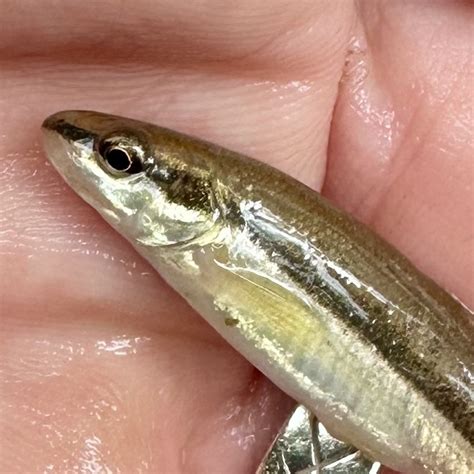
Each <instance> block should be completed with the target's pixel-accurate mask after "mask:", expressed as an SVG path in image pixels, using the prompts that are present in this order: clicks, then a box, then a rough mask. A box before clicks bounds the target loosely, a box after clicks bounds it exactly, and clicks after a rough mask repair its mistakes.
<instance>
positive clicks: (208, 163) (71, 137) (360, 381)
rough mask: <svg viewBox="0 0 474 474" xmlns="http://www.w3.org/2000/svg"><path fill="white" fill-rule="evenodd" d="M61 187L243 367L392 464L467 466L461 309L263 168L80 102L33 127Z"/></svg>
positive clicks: (326, 207)
mask: <svg viewBox="0 0 474 474" xmlns="http://www.w3.org/2000/svg"><path fill="white" fill-rule="evenodd" d="M43 131H44V140H45V147H46V151H47V155H48V157H49V159H50V160H51V162H52V163H53V165H54V166H55V168H56V169H57V170H58V171H59V172H60V173H61V175H62V176H63V177H64V179H65V180H66V181H67V182H68V183H69V184H70V185H71V186H72V188H73V189H74V190H75V191H76V192H77V193H78V194H79V195H80V196H82V197H83V198H84V200H85V201H87V202H88V203H89V204H90V205H92V206H93V207H94V208H95V209H96V210H97V211H98V212H99V213H100V214H101V215H102V216H103V217H104V219H105V220H106V221H107V222H109V223H110V224H111V225H112V226H113V227H114V228H115V229H116V230H117V231H118V232H120V233H121V234H122V235H123V236H124V237H125V238H127V239H128V240H129V241H130V242H131V243H132V244H133V245H134V246H135V248H136V249H137V250H138V252H139V253H140V254H142V255H143V256H144V257H145V258H146V259H147V260H148V261H149V262H150V263H151V264H152V265H153V267H154V268H155V269H156V270H157V271H158V272H160V274H161V275H162V276H163V277H164V278H165V279H166V280H167V281H168V282H169V284H170V285H172V286H173V287H174V288H175V289H176V290H177V291H178V292H179V293H180V294H181V295H182V296H183V297H184V298H186V300H187V301H188V302H189V303H190V304H191V305H192V306H193V307H194V308H195V309H196V310H197V311H198V312H199V313H200V314H201V315H202V316H203V317H204V318H205V319H206V320H207V321H208V322H209V323H210V324H211V325H212V326H214V328H216V329H217V331H218V332H219V333H220V334H221V335H222V336H223V337H224V338H226V339H227V340H228V341H229V342H230V343H231V344H232V345H233V346H234V347H235V348H236V349H237V350H238V351H239V352H241V353H242V354H243V355H244V356H245V357H246V358H247V359H248V360H249V361H250V362H252V363H253V364H254V365H255V366H256V367H257V368H258V369H260V370H261V371H262V372H263V373H264V374H266V375H267V376H268V377H269V378H270V379H271V380H272V381H273V382H274V383H276V384H277V385H278V386H279V387H280V388H281V389H283V390H284V391H285V392H286V393H288V394H289V395H290V396H292V397H293V398H294V399H295V400H297V401H298V402H300V403H302V404H304V405H305V406H306V407H308V408H309V409H310V410H311V411H312V412H313V413H315V414H316V415H317V417H318V418H319V420H320V421H321V422H322V423H323V424H324V425H325V426H326V427H327V429H328V430H329V432H330V433H331V434H332V435H333V436H336V437H337V438H339V439H341V440H343V441H345V442H347V443H350V444H352V445H354V446H356V447H357V448H358V449H360V450H361V451H362V452H363V453H365V455H367V456H369V457H370V458H372V459H376V460H378V461H380V462H382V463H383V464H385V465H387V466H390V467H392V468H393V469H396V470H399V471H402V472H406V473H410V474H413V473H418V472H436V473H456V474H462V473H473V472H474V448H473V441H474V401H473V400H474V396H473V393H474V383H473V380H474V377H473V372H474V349H473V347H474V344H473V341H474V335H473V333H474V326H473V320H472V313H471V312H470V311H469V310H468V309H467V308H466V307H465V306H463V305H462V304H461V303H460V302H458V301H457V300H456V299H455V298H453V297H452V296H451V295H450V294H448V293H447V292H445V291H444V290H443V289H441V288H440V287H438V286H437V285H436V284H435V283H434V282H433V281H431V280H430V279H429V278H427V277H426V276H424V275H423V274H421V273H420V272H419V271H417V270H416V268H415V267H414V266H413V265H412V264H411V263H410V262H409V261H407V260H406V259H405V258H404V257H403V256H401V255H400V254H399V253H398V252H397V251H396V250H395V249H393V248H392V247H391V246H390V245H388V244H387V243H386V242H384V241H383V240H382V239H380V238H379V237H377V236H376V235H374V234H373V233H372V232H371V231H370V230H368V229H367V228H366V227H365V226H363V225H362V224H360V223H358V222H356V221H355V220H354V219H352V218H351V217H350V216H348V215H346V214H345V213H343V212H341V211H339V210H337V209H335V208H334V207H333V206H332V205H331V204H329V203H328V202H327V201H326V200H325V199H324V198H322V197H321V196H320V195H319V194H318V193H316V192H314V191H313V190H311V189H309V188H307V187H306V186H304V185H303V184H301V183H299V182H297V181H295V180H294V179H292V178H290V177H289V176H287V175H285V174H283V173H281V172H279V171H277V170H275V169H274V168H272V167H270V166H268V165H265V164H263V163H261V162H258V161H255V160H253V159H250V158H248V157H245V156H242V155H239V154H237V153H234V152H232V151H229V150H225V149H223V148H221V147H219V146H216V145H213V144H210V143H207V142H204V141H201V140H198V139H196V138H192V137H189V136H186V135H183V134H180V133H177V132H174V131H171V130H168V129H165V128H160V127H157V126H154V125H150V124H146V123H143V122H139V121H135V120H131V119H126V118H121V117H116V116H111V115H106V114H101V113H97V112H88V111H66V112H59V113H57V114H55V115H53V116H51V117H49V118H48V119H46V121H45V122H44V124H43Z"/></svg>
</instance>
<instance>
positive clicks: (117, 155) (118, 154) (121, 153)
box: [104, 147, 132, 171]
mask: <svg viewBox="0 0 474 474" xmlns="http://www.w3.org/2000/svg"><path fill="white" fill-rule="evenodd" d="M104 158H105V161H107V164H108V165H109V166H110V167H111V168H113V169H114V170H117V171H128V170H129V169H130V168H131V167H132V159H131V157H130V155H129V154H128V153H127V152H126V151H125V150H123V149H122V148H118V147H113V148H109V149H108V150H107V151H106V152H105V156H104Z"/></svg>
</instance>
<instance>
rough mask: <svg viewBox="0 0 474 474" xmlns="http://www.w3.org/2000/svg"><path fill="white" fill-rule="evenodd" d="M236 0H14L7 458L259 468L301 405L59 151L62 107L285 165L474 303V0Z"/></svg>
mask: <svg viewBox="0 0 474 474" xmlns="http://www.w3.org/2000/svg"><path fill="white" fill-rule="evenodd" d="M223 5H224V3H223V2H216V1H215V0H206V1H203V2H185V1H178V2H176V1H173V2H172V1H171V0H159V1H153V2H152V1H147V0H139V1H138V2H135V3H134V8H133V9H129V8H128V7H127V5H126V4H125V3H124V2H120V1H118V0H107V1H105V2H93V1H91V0H85V1H84V2H80V3H78V2H72V1H65V2H61V3H58V2H53V1H52V0H45V1H43V2H34V1H33V0H24V1H22V2H16V1H13V0H3V1H2V2H1V9H2V23H1V28H0V124H1V128H0V197H1V199H0V281H1V283H2V284H1V285H0V315H1V317H0V337H1V341H0V377H1V380H0V381H1V385H0V440H1V441H0V472H9V473H10V472H11V473H16V472H28V473H30V472H31V473H36V472H65V471H66V470H69V472H113V473H115V472H127V473H129V472H167V473H168V472H169V473H185V472H186V473H193V472H196V473H199V472H210V473H221V472H226V473H239V474H240V473H251V472H252V471H254V470H255V467H256V465H257V464H258V462H259V460H260V459H261V457H262V455H263V453H264V451H265V449H266V447H267V446H268V444H269V443H270V440H271V438H272V436H273V435H274V434H275V433H276V431H277V430H278V427H279V426H280V425H281V423H282V421H283V420H284V418H285V417H286V414H287V413H288V411H289V409H290V407H291V405H292V402H291V401H290V400H288V399H287V398H286V397H285V396H284V395H283V394H282V393H281V392H279V391H278V390H277V389H276V388H275V387H274V386H273V385H272V384H271V383H270V382H269V381H268V380H266V379H265V378H264V377H262V376H261V375H260V374H259V373H258V372H257V371H256V370H255V369H253V368H252V367H251V366H249V364H248V363H247V362H245V360H243V359H242V358H241V357H240V356H239V355H238V354H237V353H236V352H235V351H233V350H232V349H230V348H229V347H228V346H227V345H226V344H225V343H224V342H223V341H222V340H221V339H220V337H219V336H218V335H217V334H216V333H215V332H214V331H213V330H211V329H210V328H209V327H208V326H207V325H206V324H205V323H204V322H203V321H202V320H201V318H200V317H199V316H198V315H197V314H195V313H193V312H192V311H191V310H190V309H189V307H188V306H187V305H186V304H185V303H184V302H183V301H182V300H181V299H180V298H179V297H178V296H177V295H176V294H175V293H174V292H173V291H171V290H170V289H169V288H168V287H167V286H166V285H165V284H164V283H163V282H162V280H161V279H160V278H159V276H157V275H156V274H154V273H153V271H152V270H151V269H150V267H149V266H148V265H147V264H145V263H144V262H143V261H142V260H141V259H140V258H139V257H138V256H137V255H136V254H135V252H134V251H133V250H132V249H131V248H130V246H129V245H128V244H127V243H126V242H124V241H123V239H122V238H121V237H120V236H118V235H116V234H115V233H114V232H113V231H112V230H111V229H110V228H109V227H108V226H107V225H106V224H105V223H104V222H103V221H102V220H101V219H100V218H99V217H98V216H97V215H96V213H95V212H94V211H93V210H92V209H91V208H89V207H88V206H87V205H85V204H84V203H83V202H82V201H81V200H80V198H78V197H77V196H75V195H74V193H73V192H72V191H71V190H70V189H69V188H68V187H67V186H66V185H65V184H64V183H63V182H62V180H61V178H60V177H59V176H58V175H57V173H55V172H54V171H53V169H52V168H51V166H49V165H48V164H47V163H46V160H45V157H44V154H43V152H42V149H41V143H40V131H39V125H40V123H41V121H42V120H43V118H44V117H46V116H47V115H48V114H50V113H53V112H55V111H57V110H61V109H74V108H87V109H95V110H100V111H104V112H109V113H116V114H121V115H125V116H131V117H133V118H138V119H142V120H148V121H150V122H153V123H157V124H161V125H164V126H167V127H170V128H176V129H178V130H180V131H183V132H187V133H191V134H195V135H197V136H200V137H202V138H205V139H208V140H211V141H214V142H217V143H219V144H222V145H224V146H226V147H229V148H232V149H235V150H237V151H240V152H243V153H246V154H249V155H251V156H254V157H257V158H259V159H262V160H265V161H267V162H269V163H272V164H273V165H275V166H277V167H278V168H280V169H282V170H284V171H286V172H288V173H289V174H291V175H293V176H295V177H297V178H298V179H300V180H301V181H303V182H305V183H306V184H308V185H310V186H312V187H314V188H315V189H322V191H323V193H324V194H325V195H326V196H328V197H329V198H330V199H331V200H333V201H334V202H336V203H337V204H338V205H340V206H341V207H343V208H345V209H347V210H349V211H350V212H352V213H354V214H355V215H356V216H358V217H359V218H361V219H362V220H364V221H365V222H367V223H369V224H370V225H371V226H372V227H373V228H374V229H376V230H377V231H378V232H379V233H380V234H381V235H382V236H384V237H385V238H386V239H387V240H389V241H390V242H392V243H393V244H394V245H395V246H397V247H398V248H399V249H400V250H401V251H402V252H403V253H405V254H406V255H407V256H408V257H410V258H411V259H412V260H413V261H414V262H415V264H417V266H418V267H419V268H420V269H421V270H423V271H424V272H426V273H427V274H429V275H430V276H431V277H433V278H434V279H435V280H436V281H437V282H438V283H440V284H441V285H443V286H444V287H446V288H447V289H448V290H449V291H451V292H453V293H455V294H456V295H457V296H458V297H459V298H460V299H461V300H462V301H463V302H464V303H465V304H467V305H468V306H470V307H471V308H472V307H474V294H473V292H472V288H473V284H474V261H473V251H474V248H473V236H474V228H473V222H472V215H473V214H474V195H473V190H472V180H473V177H474V168H473V166H474V165H473V161H472V156H473V139H472V130H471V128H472V91H471V84H472V79H473V66H472V59H471V56H472V41H470V34H471V25H472V16H473V10H472V8H473V7H472V5H471V4H470V3H469V2H461V1H459V2H456V1H450V0H446V1H422V0H417V1H412V2H410V1H406V2H405V1H399V2H389V1H380V2H373V1H369V0H366V1H361V2H358V3H353V2H351V1H349V0H341V1H339V2H334V1H332V0H331V1H321V0H317V1H314V0H312V1H301V2H291V1H284V0H277V1H276V2H275V1H272V2H270V1H269V0H268V1H263V0H260V1H257V2H256V1H250V0H245V1H243V2H235V3H234V2H228V3H227V2H226V3H225V5H226V6H225V8H224V7H223ZM270 5H271V8H270ZM329 5H330V6H329ZM26 452H27V453H29V455H28V456H26V455H25V453H26Z"/></svg>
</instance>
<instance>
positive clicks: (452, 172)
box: [324, 2, 474, 307]
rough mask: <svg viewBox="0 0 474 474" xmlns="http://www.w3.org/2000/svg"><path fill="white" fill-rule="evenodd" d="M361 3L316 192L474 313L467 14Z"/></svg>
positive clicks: (438, 5)
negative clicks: (320, 187)
mask: <svg viewBox="0 0 474 474" xmlns="http://www.w3.org/2000/svg"><path fill="white" fill-rule="evenodd" d="M360 5H361V22H362V23H361V27H360V32H361V33H360V34H359V36H358V37H357V38H356V39H355V40H354V42H353V43H352V48H351V54H350V56H349V59H348V63H347V64H348V66H347V69H346V71H345V76H344V79H343V81H342V83H341V89H340V95H339V98H338V103H337V106H336V109H335V114H334V122H333V123H334V125H333V128H332V131H331V141H330V149H329V164H328V175H327V181H326V183H325V189H324V191H325V193H326V194H327V195H328V196H329V197H330V198H331V199H333V200H334V201H335V202H337V203H338V204H340V205H341V206H344V207H345V208H346V209H348V210H349V211H351V212H353V213H354V214H356V215H357V216H358V217H359V218H361V219H363V220H365V221H366V222H370V223H371V225H372V226H373V227H374V228H375V229H376V230H377V231H378V232H379V233H380V234H382V235H384V236H385V237H386V238H387V239H388V240H390V241H391V242H392V243H394V244H395V245H396V246H397V247H398V248H399V249H401V250H402V251H403V252H404V253H405V254H406V255H407V256H408V257H410V258H411V259H412V260H413V261H414V262H415V264H417V266H419V267H420V269H421V270H423V271H425V272H426V273H427V274H429V275H431V276H432V277H433V278H435V279H436V280H437V281H438V282H439V283H440V284H441V285H442V286H444V287H446V288H447V289H448V290H450V291H452V292H453V293H455V294H456V295H458V296H459V297H460V298H461V299H462V300H463V301H464V302H465V303H466V304H468V305H470V306H471V307H473V306H474V293H473V292H472V288H473V286H474V269H473V259H472V255H473V252H474V248H473V244H474V239H473V236H474V225H473V222H472V215H474V196H473V188H472V179H473V177H474V164H473V161H472V156H473V141H472V130H471V129H472V126H471V125H472V90H471V87H472V86H471V84H472V77H473V70H472V54H471V49H470V48H471V47H470V44H471V40H470V36H471V21H470V20H471V19H472V12H473V10H472V8H471V7H469V6H467V5H466V4H465V3H464V2H421V3H420V2H404V3H400V2H379V3H377V4H373V3H370V2H365V3H361V4H360ZM364 32H365V33H364ZM414 45H416V47H415V46H414Z"/></svg>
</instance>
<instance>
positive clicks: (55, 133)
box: [42, 111, 220, 247]
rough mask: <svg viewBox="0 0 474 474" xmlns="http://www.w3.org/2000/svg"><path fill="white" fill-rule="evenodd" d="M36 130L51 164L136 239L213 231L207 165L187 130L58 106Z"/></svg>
mask: <svg viewBox="0 0 474 474" xmlns="http://www.w3.org/2000/svg"><path fill="white" fill-rule="evenodd" d="M42 130H43V137H44V146H45V150H46V154H47V157H48V159H49V160H50V161H51V163H52V164H53V166H54V167H55V168H56V169H57V170H58V171H59V173H60V174H61V175H62V176H63V178H64V179H65V180H66V182H67V183H68V184H69V185H70V186H71V187H72V188H73V189H74V190H75V191H76V192H77V193H78V194H79V195H80V196H81V197H82V198H83V199H84V200H85V201H86V202H87V203H89V204H90V205H91V206H92V207H94V208H95V209H96V210H97V211H98V212H99V213H100V214H101V215H102V216H103V217H104V218H105V219H106V220H107V221H108V222H109V223H110V224H111V225H112V226H113V227H114V228H116V229H117V230H118V231H119V232H120V233H121V234H123V235H124V236H125V237H126V238H128V239H129V240H130V241H132V242H133V243H134V244H139V245H144V246H151V247H158V246H179V245H189V244H190V243H192V242H195V241H198V240H202V239H203V236H206V235H209V236H215V235H216V229H217V228H218V225H219V224H218V223H219V218H220V211H219V206H218V205H217V204H216V199H215V194H214V190H213V184H212V182H213V179H212V173H211V172H210V170H209V167H208V166H207V165H206V160H205V159H204V156H203V153H204V149H203V148H202V147H200V146H197V147H196V145H194V141H193V140H192V139H191V138H189V137H186V136H185V135H181V134H178V133H176V132H172V131H170V130H167V129H165V128H161V127H157V126H154V125H150V124H146V123H143V122H139V121H136V120H131V119H126V118H123V117H118V116H113V115H108V114H103V113H98V112H90V111H64V112H58V113H56V114H54V115H51V116H50V117H48V118H47V119H46V120H45V121H44V123H43V126H42ZM210 238H211V237H210Z"/></svg>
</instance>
